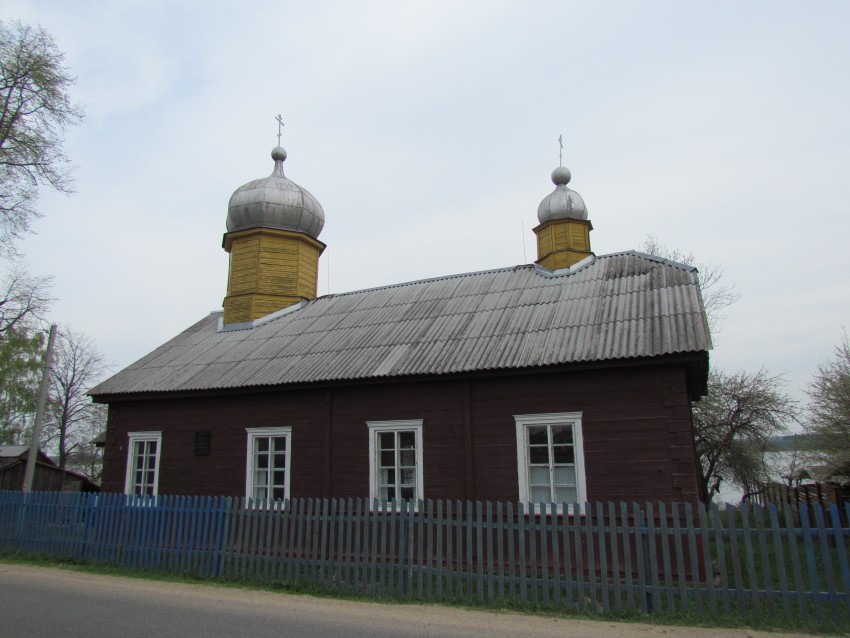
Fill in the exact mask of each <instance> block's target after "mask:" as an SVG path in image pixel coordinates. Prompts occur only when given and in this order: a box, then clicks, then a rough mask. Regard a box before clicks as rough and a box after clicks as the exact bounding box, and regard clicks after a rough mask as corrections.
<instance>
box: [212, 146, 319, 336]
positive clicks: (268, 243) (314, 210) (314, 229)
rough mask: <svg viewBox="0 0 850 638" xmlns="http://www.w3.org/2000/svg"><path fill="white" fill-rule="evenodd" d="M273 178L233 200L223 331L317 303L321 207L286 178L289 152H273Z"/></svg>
mask: <svg viewBox="0 0 850 638" xmlns="http://www.w3.org/2000/svg"><path fill="white" fill-rule="evenodd" d="M272 159H273V160H274V171H273V172H272V174H271V175H270V176H269V177H264V178H263V179H257V180H254V181H252V182H248V183H247V184H245V185H244V186H240V187H239V188H238V189H236V191H235V192H234V193H233V196H232V197H231V198H230V204H229V206H228V211H227V232H226V233H225V234H224V239H223V241H222V245H223V247H224V250H226V251H227V252H228V253H230V270H229V274H228V281H227V296H226V297H225V298H224V323H225V325H231V324H239V323H249V322H251V321H254V320H255V319H259V318H260V317H264V316H266V315H268V314H271V313H273V312H276V311H278V310H282V309H283V308H286V307H288V306H291V305H293V304H296V303H298V302H300V301H304V300H307V299H315V298H316V289H317V285H318V279H319V256H320V255H321V254H322V251H323V250H324V249H325V244H323V243H322V242H320V241H319V240H318V236H319V233H321V232H322V228H323V227H324V225H325V213H324V211H323V210H322V206H321V205H320V204H319V202H318V201H317V200H316V198H315V197H313V196H312V195H311V194H310V193H309V192H308V191H307V190H306V189H304V188H302V187H300V186H299V185H298V184H296V183H295V182H293V181H292V180H290V179H287V178H286V176H285V175H284V174H283V162H284V160H285V159H286V151H285V150H284V149H283V148H282V147H280V146H278V147H276V148H275V149H274V150H272Z"/></svg>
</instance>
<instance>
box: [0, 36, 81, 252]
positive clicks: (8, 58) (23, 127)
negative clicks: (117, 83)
mask: <svg viewBox="0 0 850 638" xmlns="http://www.w3.org/2000/svg"><path fill="white" fill-rule="evenodd" d="M63 62H64V55H63V54H62V52H61V51H60V50H59V49H58V48H57V46H56V43H55V42H54V41H53V38H52V36H51V35H50V34H49V33H47V32H46V31H44V30H43V29H42V28H41V27H35V28H34V27H31V26H29V25H26V24H22V23H21V22H18V21H12V22H8V23H3V22H0V105H1V106H0V248H2V249H4V250H5V251H6V252H13V251H14V248H13V244H14V240H15V239H17V238H19V237H20V236H21V235H22V234H23V233H25V232H26V231H28V230H29V228H30V224H31V223H32V221H33V219H34V218H36V217H38V216H39V213H38V211H37V209H36V208H35V201H36V198H37V195H38V188H39V186H40V185H42V184H46V185H47V186H49V187H51V188H53V189H55V190H57V191H59V192H63V193H70V192H71V187H72V182H71V178H70V165H69V161H68V158H67V157H66V156H65V153H64V150H63V147H62V142H63V136H64V133H65V130H66V128H67V127H69V126H72V125H75V124H77V123H79V122H80V121H82V118H83V110H82V108H81V107H80V106H79V105H76V104H73V103H72V102H71V98H70V96H69V94H68V90H69V88H70V87H71V85H72V84H73V83H74V80H75V78H73V77H72V76H71V75H69V73H68V70H67V69H66V68H65V67H64V66H63Z"/></svg>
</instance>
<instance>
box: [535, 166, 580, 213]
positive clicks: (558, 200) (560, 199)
mask: <svg viewBox="0 0 850 638" xmlns="http://www.w3.org/2000/svg"><path fill="white" fill-rule="evenodd" d="M571 178H572V174H571V173H570V169H568V168H565V167H563V166H559V167H558V168H556V169H555V170H554V171H552V182H553V183H554V184H555V190H554V191H552V192H551V193H549V195H547V196H546V197H545V198H544V199H543V201H542V202H540V206H538V207H537V219H538V220H540V223H541V224H543V223H545V222H548V221H551V220H553V219H568V218H569V219H587V206H585V205H584V200H583V199H582V198H581V195H579V194H578V193H576V192H575V191H574V190H570V189H569V188H567V184H569V183H570V179H571Z"/></svg>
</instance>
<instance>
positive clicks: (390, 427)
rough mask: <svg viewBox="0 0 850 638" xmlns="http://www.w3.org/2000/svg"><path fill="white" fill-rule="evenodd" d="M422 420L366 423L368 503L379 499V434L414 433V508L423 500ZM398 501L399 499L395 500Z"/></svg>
mask: <svg viewBox="0 0 850 638" xmlns="http://www.w3.org/2000/svg"><path fill="white" fill-rule="evenodd" d="M422 423H423V420H422V419H404V420H400V421H366V425H367V427H368V428H369V501H370V503H374V502H375V499H380V495H379V493H378V465H379V463H378V445H377V443H378V434H379V433H380V432H410V431H412V432H413V433H414V437H415V438H414V445H416V450H415V453H416V490H415V494H414V498H413V501H414V506H417V505H416V504H417V503H418V502H419V501H421V500H423V499H424V494H425V490H424V484H423V482H422V481H423V476H424V472H423V467H422V458H423V455H422ZM396 500H400V499H398V498H397V499H396Z"/></svg>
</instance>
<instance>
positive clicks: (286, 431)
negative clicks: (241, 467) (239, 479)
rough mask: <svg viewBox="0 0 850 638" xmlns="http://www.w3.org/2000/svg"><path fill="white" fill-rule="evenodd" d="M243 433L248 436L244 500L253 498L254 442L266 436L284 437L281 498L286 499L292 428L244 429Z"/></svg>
mask: <svg viewBox="0 0 850 638" xmlns="http://www.w3.org/2000/svg"><path fill="white" fill-rule="evenodd" d="M245 432H247V434H248V441H247V444H246V446H245V448H246V461H245V498H254V487H255V485H254V441H255V440H256V439H259V438H262V437H267V436H283V437H286V457H285V459H286V460H285V463H286V467H284V468H283V469H284V487H283V492H284V495H283V498H284V499H288V498H289V495H290V490H291V486H292V426H283V427H271V428H245ZM270 471H271V469H270ZM269 500H271V499H269Z"/></svg>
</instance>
